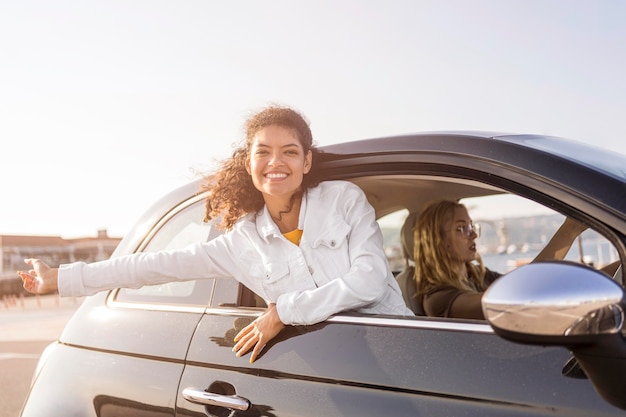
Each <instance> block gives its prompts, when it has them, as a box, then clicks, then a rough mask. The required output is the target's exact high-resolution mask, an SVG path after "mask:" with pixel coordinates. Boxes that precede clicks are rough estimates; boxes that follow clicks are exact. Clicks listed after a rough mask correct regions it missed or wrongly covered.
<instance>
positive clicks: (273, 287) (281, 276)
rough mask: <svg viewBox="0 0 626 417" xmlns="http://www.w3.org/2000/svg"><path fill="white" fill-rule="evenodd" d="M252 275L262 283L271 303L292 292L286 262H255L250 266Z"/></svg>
mask: <svg viewBox="0 0 626 417" xmlns="http://www.w3.org/2000/svg"><path fill="white" fill-rule="evenodd" d="M250 273H251V275H252V276H254V277H255V279H257V280H259V281H260V282H261V285H262V286H263V289H264V290H265V294H266V296H267V298H269V300H270V301H274V302H275V301H276V300H277V299H278V296H279V295H281V294H285V293H287V292H290V291H291V290H292V288H291V286H292V284H291V278H290V273H289V265H288V264H287V263H285V262H268V263H263V262H255V263H253V264H251V265H250Z"/></svg>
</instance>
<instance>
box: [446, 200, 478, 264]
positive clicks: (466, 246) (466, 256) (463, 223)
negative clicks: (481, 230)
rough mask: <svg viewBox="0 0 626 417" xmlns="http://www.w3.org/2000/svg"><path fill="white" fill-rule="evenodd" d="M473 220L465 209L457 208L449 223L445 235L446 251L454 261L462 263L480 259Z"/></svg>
mask: <svg viewBox="0 0 626 417" xmlns="http://www.w3.org/2000/svg"><path fill="white" fill-rule="evenodd" d="M472 226H473V223H472V219H471V218H470V216H469V214H468V213H467V209H466V208H465V207H455V209H454V213H453V215H452V219H451V220H450V222H449V223H448V226H447V228H446V233H445V239H444V240H445V242H444V243H445V245H446V249H447V250H448V251H449V252H450V255H451V256H452V258H453V259H457V260H459V261H462V262H469V261H473V260H475V259H477V258H478V252H477V251H476V238H477V237H478V235H477V234H476V232H475V230H474V229H473V227H472Z"/></svg>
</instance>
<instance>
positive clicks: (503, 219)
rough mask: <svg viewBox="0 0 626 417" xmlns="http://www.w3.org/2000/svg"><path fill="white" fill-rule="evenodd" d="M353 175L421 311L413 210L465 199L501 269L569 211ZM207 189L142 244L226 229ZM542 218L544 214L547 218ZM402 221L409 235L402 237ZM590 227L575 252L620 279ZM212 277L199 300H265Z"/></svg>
mask: <svg viewBox="0 0 626 417" xmlns="http://www.w3.org/2000/svg"><path fill="white" fill-rule="evenodd" d="M350 181H352V182H353V183H355V184H356V185H358V186H359V187H361V188H362V189H363V190H364V192H365V194H366V195H367V198H368V200H369V202H370V203H371V204H372V206H373V207H374V210H375V212H376V217H377V219H378V221H379V224H380V226H381V231H382V233H383V239H384V250H385V254H386V255H387V258H388V260H389V264H390V266H391V269H392V271H393V273H394V275H396V276H397V277H399V278H401V279H402V278H404V281H401V282H400V284H401V288H402V289H403V295H404V297H405V301H407V305H408V306H409V307H410V308H411V309H412V310H413V311H414V312H415V314H416V315H418V316H419V315H423V311H422V310H421V307H420V306H419V305H417V304H415V302H413V301H411V300H414V297H412V290H413V287H412V285H411V284H412V282H411V280H410V279H407V277H410V275H411V272H410V264H411V262H410V260H409V259H407V256H406V252H407V251H406V249H404V250H403V247H402V242H403V240H405V241H406V240H408V237H407V231H408V235H409V236H410V234H411V233H410V230H411V227H409V226H410V225H408V224H407V225H405V221H406V220H407V217H409V223H410V222H412V221H414V217H415V216H416V215H417V214H418V213H419V212H420V211H421V210H422V208H423V206H424V205H425V204H427V203H429V202H430V201H432V200H438V199H443V198H445V199H451V200H457V201H460V202H461V203H464V204H465V205H466V207H467V208H468V210H469V213H470V216H472V218H473V220H474V222H478V223H480V224H481V225H483V228H482V232H481V237H480V238H479V239H477V244H478V245H479V253H481V256H482V257H483V261H484V262H485V265H486V266H488V267H489V268H490V269H493V268H495V270H497V271H499V272H501V273H506V272H509V271H510V270H512V269H514V268H516V267H518V266H520V265H523V264H524V263H527V262H528V261H529V260H530V258H531V253H532V249H537V247H538V246H540V245H541V244H542V243H545V242H547V240H548V239H549V238H550V236H551V235H552V233H554V231H555V230H556V228H558V226H559V225H560V223H562V221H563V219H564V218H565V216H564V215H562V214H560V213H558V212H556V211H554V210H552V209H549V208H546V207H544V206H542V205H540V204H538V203H535V202H533V201H531V200H529V199H526V198H523V197H520V196H516V195H514V194H512V193H509V192H507V191H505V190H503V189H500V188H497V187H494V186H492V185H489V184H486V183H483V182H480V181H476V180H470V179H465V178H458V177H445V176H432V175H375V176H361V177H355V178H351V179H350ZM201 197H202V196H197V197H196V198H195V199H194V200H193V204H191V203H190V204H188V205H187V206H185V207H182V208H180V209H179V210H178V212H175V213H174V214H172V215H171V216H169V217H168V218H167V219H164V221H163V225H162V226H160V227H159V228H158V231H157V232H156V233H155V234H154V235H153V236H151V237H150V239H149V242H148V243H147V245H146V246H145V247H144V248H143V249H142V250H144V251H155V250H162V249H171V248H174V247H182V246H184V245H187V244H190V243H193V242H198V241H207V240H210V239H213V238H214V237H215V236H216V235H217V234H218V233H219V232H218V231H216V229H215V228H214V227H212V226H211V225H210V224H206V223H203V222H202V217H203V216H202V213H203V210H204V207H203V200H202V198H201ZM512 208H514V210H512ZM513 211H515V213H513ZM409 214H412V216H409ZM514 215H515V216H518V218H522V219H524V221H525V222H526V223H523V222H522V221H521V220H519V221H517V222H518V223H519V225H517V226H515V225H513V226H506V225H507V224H508V223H511V224H513V223H514V221H513V220H509V218H514V217H513V216H514ZM533 219H535V220H533ZM507 222H508V223H507ZM538 222H543V224H540V223H538ZM535 223H537V224H535ZM503 224H504V225H505V226H503ZM403 226H404V234H405V239H403V238H402V235H403ZM506 227H508V228H509V229H510V230H508V235H510V237H511V241H510V242H506V241H504V240H505V239H504V238H503V232H502V229H503V228H506ZM518 229H519V230H518ZM584 235H585V236H586V237H585V245H587V242H589V244H591V243H592V241H593V243H594V245H595V246H596V248H594V249H593V250H592V251H589V250H588V249H586V250H585V252H584V253H583V252H582V251H583V249H582V248H583V243H582V242H580V241H579V242H578V245H574V246H573V247H572V249H571V251H570V252H571V254H568V258H569V259H571V260H574V261H577V262H584V263H586V264H588V265H593V266H594V267H595V268H598V269H599V268H601V267H603V266H606V265H608V264H611V263H613V264H614V265H615V268H614V269H613V270H612V271H610V272H611V275H613V274H615V278H616V279H618V280H619V281H620V283H621V274H620V273H616V271H615V269H617V267H618V265H619V262H617V261H618V260H619V256H618V252H617V250H616V249H615V247H614V246H613V245H612V244H611V243H610V242H609V241H608V240H607V238H606V237H604V236H602V235H601V234H599V233H597V232H594V231H592V230H587V231H586V232H585V233H584ZM587 235H588V236H587ZM533 239H534V240H533ZM575 246H576V247H575ZM587 246H588V245H587ZM491 262H499V263H500V265H499V266H498V265H492V264H491ZM209 281H212V282H211V289H210V290H208V292H209V293H210V295H209V296H207V297H208V298H209V299H208V300H207V299H204V298H203V299H198V300H195V299H194V300H193V301H192V303H193V304H198V305H208V306H215V307H239V308H240V307H251V308H263V307H265V306H266V304H265V302H264V301H263V300H262V299H260V298H259V297H257V296H256V295H255V294H253V293H252V292H251V291H250V290H248V289H247V288H245V287H244V286H243V285H241V284H238V283H237V282H236V281H235V280H232V282H220V281H230V280H209ZM193 285H195V284H194V283H189V282H178V283H169V284H163V285H158V286H153V287H144V288H142V289H137V290H131V289H121V290H118V291H117V292H116V293H115V294H114V295H113V297H112V300H114V301H115V302H117V303H126V304H127V305H126V306H129V305H131V304H132V303H141V304H145V303H150V304H163V303H167V304H177V303H182V304H186V303H189V302H190V301H189V300H188V299H186V298H185V297H186V296H187V295H188V294H195V293H197V291H196V292H194V291H192V289H191V287H190V286H193ZM198 285H200V284H198ZM202 285H208V284H206V283H203V284H202Z"/></svg>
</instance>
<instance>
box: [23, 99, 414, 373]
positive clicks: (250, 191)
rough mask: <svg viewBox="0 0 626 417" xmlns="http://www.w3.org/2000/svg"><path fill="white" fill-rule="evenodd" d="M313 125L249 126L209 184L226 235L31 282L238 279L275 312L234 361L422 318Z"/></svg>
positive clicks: (76, 287) (210, 205)
mask: <svg viewBox="0 0 626 417" xmlns="http://www.w3.org/2000/svg"><path fill="white" fill-rule="evenodd" d="M312 142H313V138H312V134H311V131H310V129H309V126H308V124H307V122H306V121H305V120H304V118H303V117H302V116H301V115H300V114H299V113H298V112H296V111H294V110H293V109H290V108H285V107H274V106H271V107H268V108H266V109H263V110H262V111H260V112H259V113H257V114H255V115H254V116H253V117H252V118H251V119H250V120H248V122H247V132H246V140H245V142H244V144H242V145H241V146H240V147H239V148H237V149H236V150H235V151H234V153H233V156H232V157H231V158H230V159H228V160H226V161H224V163H223V165H222V167H221V169H220V170H219V171H218V172H217V173H216V174H215V175H212V176H209V177H207V180H206V182H205V184H204V187H203V189H204V191H205V192H206V194H207V195H208V198H207V199H206V214H205V220H206V221H211V220H216V224H217V225H218V226H221V227H222V229H224V230H225V232H226V233H224V234H223V235H220V236H219V237H217V238H215V239H213V240H211V241H210V242H204V243H198V244H194V245H190V246H187V247H185V248H182V249H180V250H174V251H160V252H154V253H151V254H145V253H137V254H134V255H128V256H125V257H120V258H112V259H110V260H108V261H102V262H98V263H93V264H89V265H86V264H84V263H74V264H69V265H61V267H60V268H58V269H57V268H50V267H49V266H48V265H46V264H45V263H43V262H42V261H41V260H39V259H30V260H28V261H27V263H29V264H30V265H31V266H32V269H31V270H30V271H28V273H21V276H22V279H23V280H24V288H26V289H27V290H28V291H31V292H33V293H43V292H48V291H53V290H56V289H57V288H58V290H59V292H60V293H61V295H87V294H94V293H96V292H99V291H103V290H109V289H112V288H116V287H130V288H137V287H141V286H144V285H151V284H161V283H164V282H170V281H185V280H195V279H209V278H231V277H236V278H237V279H238V280H239V281H240V282H242V283H243V284H244V285H246V286H247V287H248V288H250V289H251V290H252V291H253V292H255V293H256V294H257V295H258V296H259V297H261V298H263V299H264V300H265V302H266V303H267V305H268V307H267V309H266V311H265V312H264V313H263V314H262V315H261V316H260V317H258V318H257V319H256V320H254V321H253V322H252V323H251V324H248V325H247V326H245V327H244V328H243V329H241V330H240V331H239V332H238V333H237V335H236V336H235V339H234V340H235V345H234V346H233V351H234V352H236V355H237V356H241V355H243V354H245V353H247V352H248V351H250V350H252V353H251V356H250V362H254V360H255V359H256V358H257V356H258V355H259V354H260V352H261V349H263V347H264V346H265V345H266V344H267V343H268V342H269V341H270V340H272V339H273V338H274V337H275V336H277V335H278V334H279V333H280V332H281V330H283V328H284V327H285V325H299V324H307V325H308V324H315V323H318V322H321V321H323V320H326V319H327V318H328V317H330V316H331V315H333V314H337V313H339V312H342V311H346V310H357V311H361V312H363V313H379V314H395V315H412V313H411V311H410V310H409V309H408V308H407V307H406V305H405V304H404V300H403V298H402V294H401V291H400V288H399V287H398V284H397V283H396V280H395V279H394V277H393V274H392V272H391V270H390V268H389V264H388V263H387V260H386V257H385V253H384V251H383V242H382V234H381V232H380V228H379V226H378V223H376V218H375V213H374V209H373V207H372V206H371V205H370V203H369V202H368V201H367V198H366V197H365V194H364V193H363V191H362V190H361V189H360V188H359V187H357V186H356V185H354V184H352V183H350V182H347V181H325V182H321V183H320V182H319V181H318V180H317V177H316V176H315V175H314V172H313V171H314V169H313V168H314V167H315V158H314V155H315V152H316V150H315V147H314V146H313V143H312Z"/></svg>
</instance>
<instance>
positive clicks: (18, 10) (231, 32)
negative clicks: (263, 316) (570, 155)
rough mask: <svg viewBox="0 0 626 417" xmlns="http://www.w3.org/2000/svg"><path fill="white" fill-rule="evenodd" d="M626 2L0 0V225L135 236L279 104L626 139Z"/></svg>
mask: <svg viewBox="0 0 626 417" xmlns="http://www.w3.org/2000/svg"><path fill="white" fill-rule="evenodd" d="M624 22H626V2H624V1H622V0H615V1H611V0H604V1H575V0H554V1H552V0H534V1H533V0H523V1H507V0H492V1H487V0H476V1H473V0H458V1H446V0H424V1H419V0H407V1H399V0H392V1H388V0H385V1H383V0H381V1H365V0H358V1H357V0H351V1H348V0H328V1H324V0H323V1H318V0H315V1H314V0H311V1H295V0H285V1H276V0H264V1H252V0H251V1H236V0H234V1H210V0H197V1H195V0H194V1H187V0H176V1H173V0H172V1H159V0H146V1H133V0H119V1H117V0H102V1H93V0H55V1H48V0H20V1H14V0H0V46H1V49H0V50H1V51H2V53H1V55H0V138H1V140H2V148H1V149H2V151H1V153H0V158H1V162H0V175H1V178H2V200H1V202H2V204H1V206H0V207H1V208H0V210H1V211H0V234H33V235H61V236H63V237H77V236H93V235H95V233H96V231H97V230H98V229H108V231H109V234H110V235H113V236H122V235H124V234H125V233H126V232H127V231H128V230H129V229H130V227H131V226H132V224H133V223H134V222H135V220H136V219H137V218H138V217H139V216H140V215H141V214H142V213H143V212H144V211H145V210H146V209H147V208H148V207H149V206H150V205H151V204H152V203H153V202H154V201H156V200H157V199H158V198H159V197H161V196H162V195H163V194H165V193H166V192H168V191H169V190H170V189H172V188H173V187H175V186H177V185H180V184H183V183H185V182H187V181H189V180H191V179H193V178H195V177H196V176H197V174H198V172H204V171H207V170H210V169H211V168H212V167H214V166H215V161H216V160H220V159H222V158H224V157H226V156H228V155H229V154H230V151H231V149H232V148H231V145H232V144H233V142H236V141H239V140H240V139H241V138H242V132H243V129H242V125H243V122H244V120H245V118H246V117H247V116H248V115H249V114H250V113H251V112H254V111H256V110H258V109H260V108H261V107H263V106H265V105H267V104H270V103H277V104H284V105H289V106H293V107H295V108H297V109H298V110H300V111H302V112H303V113H304V114H305V115H306V117H307V118H308V119H309V120H310V122H311V128H312V130H313V135H314V138H315V140H316V142H317V143H318V144H319V145H325V144H331V143H336V142H340V141H348V140H355V139H361V138H369V137H378V136H385V135H394V134H402V133H410V132H419V131H432V130H459V129H462V130H465V129H470V130H489V131H504V132H516V133H543V134H550V135H557V136H564V137H568V138H570V139H575V140H579V141H583V142H589V143H593V144H595V145H597V146H600V147H603V148H607V149H610V150H613V151H616V152H620V153H624V152H626V151H624V143H625V141H624V137H626V123H625V122H624V118H625V117H626V25H625V24H624Z"/></svg>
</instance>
